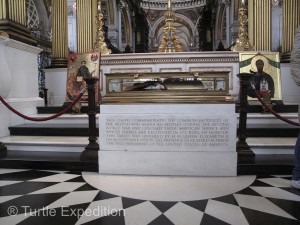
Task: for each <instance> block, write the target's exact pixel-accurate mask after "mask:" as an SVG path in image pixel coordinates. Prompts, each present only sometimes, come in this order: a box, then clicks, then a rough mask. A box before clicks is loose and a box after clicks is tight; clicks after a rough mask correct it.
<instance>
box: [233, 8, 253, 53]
mask: <svg viewBox="0 0 300 225" xmlns="http://www.w3.org/2000/svg"><path fill="white" fill-rule="evenodd" d="M239 21H240V28H239V34H238V38H237V40H236V44H235V45H234V46H232V48H231V50H233V51H251V50H254V49H253V47H252V45H251V44H250V41H249V37H248V9H247V8H246V7H245V6H244V5H243V6H242V7H241V8H240V9H239Z"/></svg>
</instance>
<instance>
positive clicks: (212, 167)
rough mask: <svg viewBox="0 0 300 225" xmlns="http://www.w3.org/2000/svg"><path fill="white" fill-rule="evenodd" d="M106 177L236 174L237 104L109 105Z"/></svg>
mask: <svg viewBox="0 0 300 225" xmlns="http://www.w3.org/2000/svg"><path fill="white" fill-rule="evenodd" d="M99 129H100V131H99V134H100V135H99V140H100V151H99V172H100V173H102V174H132V175H178V176H236V166H237V154H236V114H235V106H234V104H229V103H228V104H157V105H154V104H128V105H126V104H122V105H116V104H111V105H109V104H107V105H101V113H100V116H99Z"/></svg>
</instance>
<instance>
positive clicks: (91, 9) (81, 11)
mask: <svg viewBox="0 0 300 225" xmlns="http://www.w3.org/2000/svg"><path fill="white" fill-rule="evenodd" d="M96 13H97V0H76V15H77V51H78V53H84V52H90V51H92V50H93V43H94V42H95V40H96V38H95V37H96V23H95V16H96Z"/></svg>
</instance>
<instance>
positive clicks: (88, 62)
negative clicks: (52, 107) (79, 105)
mask: <svg viewBox="0 0 300 225" xmlns="http://www.w3.org/2000/svg"><path fill="white" fill-rule="evenodd" d="M100 56H101V55H100V53H99V52H89V53H80V54H77V53H72V54H70V55H69V58H68V71H67V88H66V97H65V101H66V102H71V101H73V99H75V98H76V97H77V96H78V95H79V93H80V91H81V90H82V89H83V88H86V82H85V81H84V78H86V77H97V78H99V76H100ZM99 82H100V80H99ZM99 82H98V83H97V85H96V90H95V95H96V96H95V99H96V103H99V101H100V90H99ZM87 101H88V94H87V91H86V92H85V93H84V95H83V96H82V98H81V100H80V102H87Z"/></svg>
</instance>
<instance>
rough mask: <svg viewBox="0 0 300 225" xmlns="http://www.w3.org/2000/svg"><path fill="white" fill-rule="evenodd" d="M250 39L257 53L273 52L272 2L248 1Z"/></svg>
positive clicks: (268, 0) (265, 0) (269, 0)
mask: <svg viewBox="0 0 300 225" xmlns="http://www.w3.org/2000/svg"><path fill="white" fill-rule="evenodd" d="M248 8H249V13H248V15H249V34H251V35H249V37H250V42H251V43H252V44H253V46H254V48H255V50H256V51H271V43H272V41H271V35H272V31H271V27H272V23H271V21H272V18H271V16H272V7H271V0H264V1H261V0H248Z"/></svg>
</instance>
